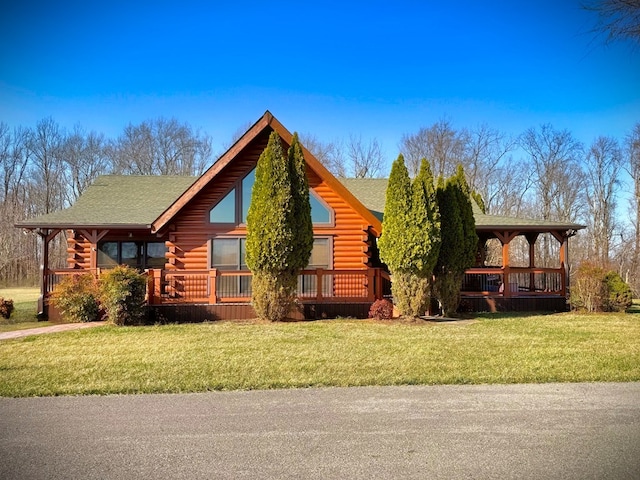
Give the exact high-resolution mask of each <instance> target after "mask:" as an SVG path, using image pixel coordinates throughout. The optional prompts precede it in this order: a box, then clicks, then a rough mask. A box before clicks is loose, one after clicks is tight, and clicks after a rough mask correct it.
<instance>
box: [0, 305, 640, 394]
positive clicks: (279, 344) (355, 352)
mask: <svg viewBox="0 0 640 480" xmlns="http://www.w3.org/2000/svg"><path fill="white" fill-rule="evenodd" d="M592 381H596V382H599V381H622V382H626V381H640V315H636V314H607V315H576V314H557V315H533V316H518V317H508V316H504V315H500V316H491V315H484V316H482V317H478V318H477V319H475V320H471V321H462V322H423V321H420V322H413V323H407V322H405V323H403V322H396V321H386V322H383V321H381V322H376V321H369V320H327V321H317V322H298V323H275V324H269V323H238V322H217V323H207V324H192V325H165V326H150V327H115V326H103V327H96V328H92V329H86V330H80V331H73V332H65V333H58V334H47V335H37V336H30V337H26V338H23V339H16V340H8V341H2V342H0V395H2V396H43V395H78V394H116V393H160V392H163V393H169V392H202V391H210V390H234V389H244V390H248V389H273V388H302V387H325V386H327V387H328V386H359V385H409V384H479V383H540V382H592Z"/></svg>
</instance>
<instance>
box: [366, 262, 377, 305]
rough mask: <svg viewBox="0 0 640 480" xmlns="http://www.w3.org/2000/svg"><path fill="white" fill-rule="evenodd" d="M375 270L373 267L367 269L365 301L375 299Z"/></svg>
mask: <svg viewBox="0 0 640 480" xmlns="http://www.w3.org/2000/svg"><path fill="white" fill-rule="evenodd" d="M377 290H378V289H377V288H376V271H375V270H374V269H373V268H369V269H368V270H367V297H368V298H367V301H369V302H374V301H375V300H376V292H377Z"/></svg>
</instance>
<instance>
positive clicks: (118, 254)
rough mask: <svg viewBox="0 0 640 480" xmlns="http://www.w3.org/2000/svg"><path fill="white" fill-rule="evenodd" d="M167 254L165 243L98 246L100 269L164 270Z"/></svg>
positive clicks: (108, 243)
mask: <svg viewBox="0 0 640 480" xmlns="http://www.w3.org/2000/svg"><path fill="white" fill-rule="evenodd" d="M166 253H167V247H166V245H165V244H164V242H142V241H126V242H102V243H99V244H98V267H99V268H113V267H115V266H116V265H128V266H129V267H133V268H137V269H140V270H144V269H145V268H163V267H164V264H165V263H166V258H165V254H166Z"/></svg>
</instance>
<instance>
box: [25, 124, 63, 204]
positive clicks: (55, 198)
mask: <svg viewBox="0 0 640 480" xmlns="http://www.w3.org/2000/svg"><path fill="white" fill-rule="evenodd" d="M63 141H64V132H63V130H62V128H60V126H59V125H58V124H57V123H56V122H55V121H54V120H53V119H52V118H51V117H47V118H45V119H43V120H41V121H39V122H38V123H37V125H36V128H35V129H34V130H31V132H30V134H29V136H28V142H27V148H28V149H29V152H30V154H31V161H30V167H31V168H30V170H29V176H30V179H31V180H32V181H33V183H34V184H36V185H37V186H38V188H35V189H33V191H32V195H33V196H34V205H40V207H41V209H42V211H41V212H38V213H51V212H54V211H56V210H59V209H61V208H63V207H64V206H65V203H64V202H65V192H64V185H63V183H62V179H63V178H64V171H63V162H62V144H63ZM38 197H39V199H38ZM36 199H38V201H36Z"/></svg>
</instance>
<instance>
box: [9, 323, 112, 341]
mask: <svg viewBox="0 0 640 480" xmlns="http://www.w3.org/2000/svg"><path fill="white" fill-rule="evenodd" d="M106 323H107V322H89V323H62V324H60V325H50V326H47V327H38V328H29V329H26V330H14V331H12V332H3V333H0V340H11V339H12V338H22V337H27V336H29V335H41V334H44V333H57V332H67V331H69V330H80V329H81V328H91V327H99V326H101V325H105V324H106Z"/></svg>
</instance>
